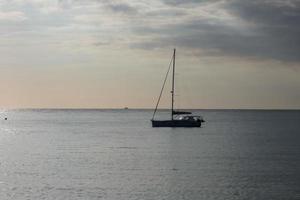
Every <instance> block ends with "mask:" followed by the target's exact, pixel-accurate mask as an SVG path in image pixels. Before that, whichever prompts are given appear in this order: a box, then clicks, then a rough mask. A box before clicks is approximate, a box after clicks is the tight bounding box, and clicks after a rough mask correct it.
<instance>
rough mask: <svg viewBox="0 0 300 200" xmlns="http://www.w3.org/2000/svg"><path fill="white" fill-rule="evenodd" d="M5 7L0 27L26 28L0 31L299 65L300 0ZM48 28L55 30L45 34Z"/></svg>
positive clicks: (14, 3) (103, 1)
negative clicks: (77, 34)
mask: <svg viewBox="0 0 300 200" xmlns="http://www.w3.org/2000/svg"><path fill="white" fill-rule="evenodd" d="M5 2H6V3H3V2H1V3H0V22H1V21H26V23H25V22H24V23H22V25H20V26H13V25H10V24H7V23H5V24H4V25H3V26H2V30H1V29H0V31H2V32H4V33H7V32H8V31H10V30H12V31H17V30H19V29H20V30H25V31H27V30H30V31H32V30H35V31H36V32H41V33H42V32H43V31H44V32H45V33H46V32H47V31H48V32H47V35H51V34H52V35H55V34H59V33H61V32H62V31H65V35H68V33H67V32H68V31H69V34H72V32H74V31H76V30H77V31H79V32H80V33H81V34H82V37H85V36H86V37H87V38H91V37H94V39H95V44H102V41H110V42H111V44H113V43H115V44H116V45H119V44H122V45H127V47H128V46H129V47H131V48H142V49H155V48H173V47H175V46H177V47H179V48H185V49H187V50H189V51H191V52H195V53H197V52H201V54H202V55H209V56H235V57H250V58H255V59H266V60H270V59H271V60H279V61H287V62H299V61H300V37H299V35H300V26H299V24H300V2H299V1H298V0H287V1H283V0H252V1H242V0H219V1H218V0H212V1H211V0H152V1H146V0H122V1H116V0H11V1H5ZM1 7H2V8H5V9H6V10H5V9H1ZM12 10H13V11H12ZM1 23H2V24H3V22H1ZM54 29H55V31H59V32H55V31H54V32H51V30H54ZM84 35H85V36H84ZM66 39H68V38H66ZM98 41H99V42H98ZM96 46H97V45H96Z"/></svg>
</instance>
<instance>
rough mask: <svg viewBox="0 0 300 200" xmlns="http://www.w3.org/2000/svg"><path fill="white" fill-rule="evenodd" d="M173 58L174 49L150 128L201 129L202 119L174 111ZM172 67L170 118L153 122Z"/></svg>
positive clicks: (185, 112)
mask: <svg viewBox="0 0 300 200" xmlns="http://www.w3.org/2000/svg"><path fill="white" fill-rule="evenodd" d="M175 56H176V49H174V52H173V56H172V60H171V62H170V65H169V69H168V71H167V74H166V77H165V79H164V82H163V86H162V89H161V92H160V95H159V97H158V101H157V103H156V107H155V110H154V113H153V116H152V119H151V122H152V127H201V123H203V122H204V119H203V118H202V117H201V116H198V115H192V113H191V112H187V111H179V110H175V109H174V97H175ZM171 66H172V90H171V94H172V98H171V118H170V119H168V120H155V119H154V117H155V114H156V111H157V108H158V105H159V102H160V99H161V96H162V92H163V90H164V87H165V84H166V80H167V77H168V74H169V71H170V69H171Z"/></svg>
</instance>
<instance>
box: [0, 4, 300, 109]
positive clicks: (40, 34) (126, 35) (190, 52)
mask: <svg viewBox="0 0 300 200" xmlns="http://www.w3.org/2000/svg"><path fill="white" fill-rule="evenodd" d="M299 35H300V1H299V0H251V1H244V0H220V1H218V0H210V1H208V0H114V1H113V0H1V1H0V95H1V96H0V108H19V107H25V108H28V107H30V108H62V107H66V108H122V107H136V108H152V107H153V106H154V105H155V103H156V99H157V96H158V94H159V91H160V88H161V84H162V81H163V78H164V75H165V73H166V70H167V67H168V64H169V61H170V58H171V55H172V49H173V48H176V49H177V58H178V62H177V73H176V92H177V96H176V106H177V107H182V108H183V107H189V108H266V109H269V108H279V109H284V108H287V109H293V108H296V109H300V78H299V77H300V64H299V63H300V37H299ZM169 91H170V89H169V88H167V90H166V94H165V95H164V99H163V102H162V107H168V106H169V100H170V98H169V97H170V94H169Z"/></svg>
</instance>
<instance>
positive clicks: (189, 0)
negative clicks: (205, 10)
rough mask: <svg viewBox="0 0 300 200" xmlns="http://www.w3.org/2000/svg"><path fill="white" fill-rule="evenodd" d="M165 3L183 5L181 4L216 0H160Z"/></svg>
mask: <svg viewBox="0 0 300 200" xmlns="http://www.w3.org/2000/svg"><path fill="white" fill-rule="evenodd" d="M162 1H163V2H164V3H165V4H169V5H174V6H177V5H183V4H199V3H204V2H212V1H216V0H162Z"/></svg>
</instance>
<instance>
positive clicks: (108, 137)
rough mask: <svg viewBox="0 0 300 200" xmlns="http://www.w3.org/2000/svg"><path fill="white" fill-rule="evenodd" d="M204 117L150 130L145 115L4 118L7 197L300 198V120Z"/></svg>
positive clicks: (0, 158)
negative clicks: (200, 122) (198, 123)
mask: <svg viewBox="0 0 300 200" xmlns="http://www.w3.org/2000/svg"><path fill="white" fill-rule="evenodd" d="M198 112H199V113H197V114H201V115H203V116H204V117H205V120H206V121H207V123H205V124H204V126H203V127H202V128H151V127H150V125H151V124H150V121H149V119H150V118H151V114H152V113H151V111H143V110H137V111H136V110H15V111H3V112H1V114H0V119H1V120H0V170H1V172H0V199H49V200H50V199H170V200H171V199H172V200H174V199H175V200H176V199H208V200H209V199H220V200H221V199H222V200H223V199H278V200H281V199H299V198H300V187H299V186H300V148H299V142H300V135H299V133H300V123H299V120H300V112H298V111H218V110H216V111H213V110H211V111H207V110H206V111H198ZM3 116H7V117H8V120H7V121H5V120H2V119H3Z"/></svg>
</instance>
